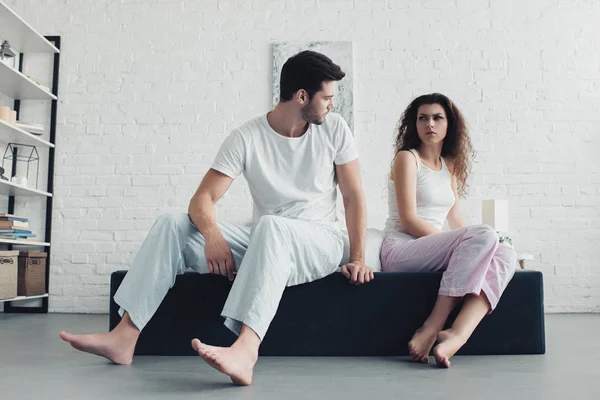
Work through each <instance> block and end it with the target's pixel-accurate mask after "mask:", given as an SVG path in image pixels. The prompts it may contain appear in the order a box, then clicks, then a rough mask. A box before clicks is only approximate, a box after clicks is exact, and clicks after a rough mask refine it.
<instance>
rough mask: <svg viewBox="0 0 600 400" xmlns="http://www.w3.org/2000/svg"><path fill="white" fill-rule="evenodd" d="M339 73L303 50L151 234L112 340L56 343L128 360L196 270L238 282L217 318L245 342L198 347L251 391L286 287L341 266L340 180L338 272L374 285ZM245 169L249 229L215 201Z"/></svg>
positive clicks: (123, 290) (127, 283) (127, 282)
mask: <svg viewBox="0 0 600 400" xmlns="http://www.w3.org/2000/svg"><path fill="white" fill-rule="evenodd" d="M344 76H345V74H344V72H342V70H341V69H340V67H339V66H337V65H336V64H334V63H333V62H332V61H331V60H330V59H329V58H328V57H326V56H324V55H323V54H320V53H316V52H313V51H303V52H301V53H299V54H297V55H295V56H293V57H291V58H290V59H288V60H287V61H286V63H285V64H284V66H283V69H282V71H281V88H280V90H281V93H280V99H281V100H280V102H279V103H278V104H277V106H276V107H275V108H274V109H273V110H272V111H271V112H269V113H268V114H266V115H263V116H260V117H258V118H255V119H253V120H251V121H249V122H247V123H245V124H244V125H242V126H241V127H239V128H238V129H235V130H233V132H231V134H230V135H229V136H228V137H227V138H226V139H225V141H224V143H223V145H222V146H221V149H220V150H219V153H218V154H217V157H216V159H215V161H214V163H213V165H212V167H211V169H210V170H209V171H208V172H207V173H206V175H205V176H204V178H203V180H202V182H201V183H200V186H199V188H198V190H197V191H196V193H195V194H194V196H193V198H192V200H191V201H190V205H189V209H188V214H169V215H165V216H162V217H160V218H159V219H158V220H157V222H156V223H155V224H154V226H153V227H152V229H151V231H150V233H149V234H148V237H147V238H146V240H145V241H144V243H143V244H142V247H141V249H140V251H139V253H138V255H137V257H136V259H135V260H134V262H133V265H132V266H131V268H130V270H129V272H128V273H127V275H126V277H125V279H124V280H123V282H122V283H121V286H120V287H119V290H118V291H117V293H116V294H115V298H114V299H115V302H116V303H117V304H118V305H119V306H120V307H121V309H120V313H121V315H122V317H123V318H122V320H121V322H120V323H119V325H117V326H116V327H115V329H113V330H112V331H111V332H109V333H106V334H99V335H73V334H69V333H65V332H61V334H60V336H61V338H62V339H63V340H65V341H68V342H70V344H71V345H72V346H73V347H75V348H76V349H79V350H82V351H86V352H89V353H93V354H97V355H101V356H103V357H106V358H108V359H109V360H111V361H113V362H114V363H117V364H129V363H131V361H132V358H133V352H134V349H135V344H136V342H137V339H138V337H139V334H140V331H141V330H142V329H143V328H144V326H145V325H146V323H147V322H148V321H149V320H150V318H152V315H154V313H155V312H156V310H157V308H158V306H159V305H160V303H161V302H162V300H163V298H164V296H165V295H166V294H167V291H168V290H169V288H170V287H172V286H173V284H174V282H175V277H176V275H177V274H181V273H183V272H184V271H185V270H186V268H192V269H194V270H196V271H198V272H200V273H207V272H209V273H213V274H219V275H224V276H227V277H228V278H229V279H230V280H234V277H235V281H234V284H233V286H232V288H231V292H230V294H229V297H228V298H227V301H226V303H225V306H224V308H223V311H222V316H223V317H225V325H226V326H227V327H228V328H229V329H231V330H232V331H233V332H234V333H236V334H237V335H238V339H237V340H236V341H235V343H234V344H233V345H232V346H231V347H227V348H222V347H213V346H209V345H207V344H204V343H202V342H200V341H199V340H198V339H194V340H193V341H192V347H193V348H194V349H195V350H196V351H197V352H198V354H199V355H200V356H201V357H202V358H203V359H204V360H205V361H206V362H207V363H208V364H210V365H211V366H212V367H214V368H216V369H217V370H219V371H221V372H222V373H224V374H227V375H229V377H230V378H231V380H232V381H233V382H234V383H236V384H239V385H249V384H251V383H252V373H253V369H254V365H255V363H256V360H257V358H258V348H259V346H260V343H261V340H262V339H263V338H264V335H265V333H266V331H267V329H268V327H269V324H270V323H271V321H272V319H273V317H274V316H275V313H276V311H277V307H278V305H279V301H280V299H281V296H282V294H283V291H284V289H285V287H286V286H292V285H298V284H302V283H306V282H311V281H314V280H317V279H320V278H323V277H325V276H327V275H329V274H331V273H333V272H334V271H335V270H336V268H337V267H338V265H339V263H340V261H341V259H342V251H343V238H342V233H341V231H340V227H339V226H338V222H337V218H336V196H337V190H336V189H337V183H338V182H339V187H340V190H341V193H342V196H343V199H344V205H345V209H346V220H347V228H348V233H349V239H350V262H349V263H348V264H346V265H344V266H343V267H342V272H343V273H344V275H345V276H346V277H347V278H348V279H349V280H350V282H351V283H353V284H362V283H365V282H369V281H370V280H371V279H373V272H372V271H371V269H370V268H368V267H366V266H365V265H364V247H365V236H366V207H365V200H364V193H363V190H362V185H361V179H360V166H359V161H358V156H357V151H356V148H355V145H354V140H353V137H352V133H351V132H350V129H349V128H348V125H347V124H346V122H345V121H344V120H343V119H342V118H341V117H340V116H339V115H336V114H329V112H330V111H331V109H333V97H334V93H335V83H336V82H337V81H339V80H341V79H342V78H343V77H344ZM239 174H244V177H245V178H246V180H247V181H248V185H249V187H250V191H251V194H252V198H253V200H254V217H255V218H254V222H253V223H252V225H250V226H245V225H242V224H235V223H230V222H223V221H220V222H217V221H216V218H215V207H214V206H215V204H216V202H217V201H218V200H219V199H220V198H221V197H222V196H223V195H224V194H225V192H226V191H227V189H228V188H229V186H230V185H231V183H232V182H233V180H234V179H235V178H236V177H237V176H238V175H239ZM236 274H237V275H236ZM192 317H193V316H192Z"/></svg>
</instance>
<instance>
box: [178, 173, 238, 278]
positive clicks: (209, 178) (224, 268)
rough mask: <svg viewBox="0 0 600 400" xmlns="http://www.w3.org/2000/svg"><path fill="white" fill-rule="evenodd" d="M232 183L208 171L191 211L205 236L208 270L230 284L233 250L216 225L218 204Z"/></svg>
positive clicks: (194, 220) (190, 207) (227, 177)
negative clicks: (224, 277) (216, 205)
mask: <svg viewBox="0 0 600 400" xmlns="http://www.w3.org/2000/svg"><path fill="white" fill-rule="evenodd" d="M232 182H233V178H231V177H229V176H227V175H225V174H223V173H221V172H218V171H216V170H214V169H209V170H208V172H207V173H206V175H204V178H203V179H202V182H201V183H200V186H199V187H198V189H197V190H196V193H195V194H194V196H193V197H192V199H191V200H190V205H189V207H188V214H189V215H190V219H191V220H192V222H193V223H194V225H196V227H197V228H198V230H199V231H200V233H201V234H202V236H204V240H205V247H204V253H205V257H206V262H207V263H208V270H209V271H210V272H211V273H214V274H219V275H226V276H228V277H229V280H233V273H234V271H235V270H236V266H235V261H234V260H233V255H232V254H231V248H230V247H229V244H228V243H227V242H226V241H225V238H223V234H222V233H221V230H220V229H219V227H218V225H217V219H216V210H215V204H216V203H217V201H219V199H221V197H223V195H224V194H225V192H226V191H227V189H229V186H231V183H232Z"/></svg>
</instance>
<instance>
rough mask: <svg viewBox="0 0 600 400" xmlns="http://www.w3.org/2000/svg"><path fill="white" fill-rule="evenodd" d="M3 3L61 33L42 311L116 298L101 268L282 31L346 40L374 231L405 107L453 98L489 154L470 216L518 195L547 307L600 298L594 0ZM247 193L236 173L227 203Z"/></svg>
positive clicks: (240, 210)
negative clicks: (438, 95)
mask: <svg viewBox="0 0 600 400" xmlns="http://www.w3.org/2000/svg"><path fill="white" fill-rule="evenodd" d="M5 1H6V2H7V4H9V6H11V7H12V8H14V9H15V10H16V11H17V12H18V13H19V14H21V15H22V16H23V17H24V18H25V19H27V20H28V21H29V22H30V23H31V24H32V25H33V26H35V27H36V28H37V29H38V30H39V31H40V32H42V33H44V34H58V35H61V36H62V40H63V45H62V55H61V76H60V93H59V94H60V98H61V100H60V105H59V128H58V136H57V168H56V181H55V184H56V191H55V193H56V200H55V212H54V227H53V233H52V234H53V253H52V273H51V275H52V277H51V300H50V307H51V310H53V311H60V312H106V311H107V308H108V298H107V294H108V280H109V274H110V273H111V272H112V271H114V270H117V269H123V268H126V267H127V266H128V264H129V263H130V262H131V260H132V258H133V256H134V254H135V252H136V250H137V249H138V247H139V245H140V243H141V241H142V240H143V238H144V236H145V234H146V232H147V231H148V229H149V228H150V226H151V224H152V221H153V220H154V219H155V217H156V216H158V215H160V214H161V213H163V212H165V211H168V210H181V211H183V210H185V209H186V207H187V203H188V201H189V198H190V196H191V195H192V193H193V191H194V190H195V188H196V187H197V185H198V183H199V181H200V179H201V177H202V175H203V174H204V172H205V171H206V169H207V168H208V167H209V165H210V163H211V161H212V158H213V156H214V155H215V152H216V151H217V149H218V146H219V145H220V143H221V141H222V140H223V138H224V136H225V135H226V133H227V132H228V131H229V130H230V129H232V128H234V127H235V126H237V125H238V124H241V123H242V122H244V121H245V120H247V119H249V118H252V117H254V116H256V115H258V114H261V113H264V112H266V111H267V110H268V109H269V107H270V106H271V105H270V99H271V53H270V46H271V43H272V42H274V41H288V40H352V41H353V42H354V52H355V112H356V121H355V126H356V129H355V131H356V136H357V138H358V142H359V151H360V154H361V159H362V166H363V174H364V186H365V191H366V193H367V201H368V210H369V225H370V226H372V227H379V228H380V227H382V225H383V222H384V220H385V217H386V209H387V204H386V200H385V199H386V192H385V180H386V174H387V172H388V168H389V162H390V157H391V148H392V139H393V129H394V126H395V124H396V121H397V119H398V117H399V116H400V113H401V111H402V110H403V109H404V108H405V107H406V105H407V104H408V102H409V101H410V100H411V99H412V98H413V97H415V96H416V95H420V94H423V93H427V92H432V91H439V92H442V93H445V94H447V95H448V96H449V97H450V98H452V99H453V100H454V101H455V102H456V103H457V104H458V105H459V106H460V107H461V109H462V110H463V112H464V114H465V115H466V117H467V118H468V122H469V123H470V127H471V134H472V138H473V141H474V145H475V147H476V149H477V150H478V157H477V163H476V164H475V166H474V169H473V175H472V180H471V190H470V194H469V196H468V198H467V199H466V200H465V201H463V204H462V207H463V210H464V212H465V215H466V219H467V221H469V222H470V223H479V222H480V220H481V215H480V202H481V200H482V199H486V198H508V199H509V201H510V217H511V231H512V236H513V239H514V242H515V244H516V247H517V248H518V249H520V250H528V251H530V252H532V253H534V254H535V255H536V258H537V259H536V260H535V261H534V262H531V263H530V266H531V267H532V268H535V269H539V270H541V271H543V272H544V280H545V289H546V290H545V295H546V309H547V311H550V312H558V311H578V312H580V311H599V310H600V268H599V265H598V260H599V258H600V207H599V206H600V192H599V187H600V171H599V163H598V162H597V161H595V156H596V155H597V154H598V151H599V150H600V135H599V133H600V132H599V128H598V126H599V124H600V113H598V110H599V108H600V95H599V92H600V45H599V44H598V43H600V38H599V34H598V28H597V27H595V26H596V25H597V22H598V21H599V20H600V3H598V2H594V1H582V0H581V1H562V0H554V1H543V0H533V1H475V0H473V1H461V0H456V1H452V0H439V1H426V0H423V1H392V0H387V1H386V0H370V1H367V0H361V1H358V0H356V1H326V0H323V1H316V0H285V1H284V0H279V1H252V2H242V1H239V0H233V1H209V0H202V1H189V0H188V1H176V0H152V1H142V0H122V1H119V2H116V1H115V2H113V1H107V0H60V1H59V0H45V1H40V0H5ZM334 61H335V60H334ZM250 205H251V203H250V200H249V194H248V190H247V188H246V187H245V184H244V183H236V184H235V185H234V187H233V189H232V190H231V191H230V192H229V193H228V194H227V195H226V197H225V198H224V200H223V201H222V204H220V206H219V217H220V218H226V219H235V220H237V219H241V218H244V217H245V216H247V215H248V214H249V213H250Z"/></svg>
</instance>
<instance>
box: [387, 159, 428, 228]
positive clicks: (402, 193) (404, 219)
mask: <svg viewBox="0 0 600 400" xmlns="http://www.w3.org/2000/svg"><path fill="white" fill-rule="evenodd" d="M392 177H393V180H394V188H395V189H396V206H397V207H398V216H399V217H400V223H401V224H402V228H404V230H405V231H406V232H407V233H408V234H410V235H412V236H414V237H422V236H427V235H432V234H434V233H439V232H440V230H439V229H437V228H435V227H434V226H433V225H431V224H430V223H428V222H426V221H425V220H423V219H422V218H419V217H418V216H417V163H416V160H415V156H414V155H413V154H412V153H411V152H410V151H401V152H399V153H398V154H397V155H396V158H395V159H394V165H393V166H392Z"/></svg>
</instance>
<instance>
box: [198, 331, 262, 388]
mask: <svg viewBox="0 0 600 400" xmlns="http://www.w3.org/2000/svg"><path fill="white" fill-rule="evenodd" d="M192 347H193V348H194V350H196V351H197V352H198V354H199V355H200V357H202V359H203V360H204V361H206V363H207V364H208V365H210V366H211V367H213V368H215V369H216V370H218V371H220V372H222V373H224V374H225V375H228V376H229V377H230V378H231V381H232V382H233V383H235V384H236V385H240V386H247V385H250V384H251V383H252V374H253V372H254V365H255V364H256V360H257V359H258V351H255V350H251V349H248V348H246V347H244V346H243V345H236V344H234V345H233V346H231V347H215V346H209V345H207V344H204V343H202V342H201V341H199V340H198V339H194V340H192Z"/></svg>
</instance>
